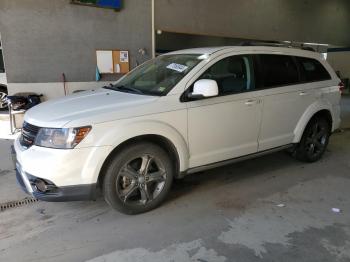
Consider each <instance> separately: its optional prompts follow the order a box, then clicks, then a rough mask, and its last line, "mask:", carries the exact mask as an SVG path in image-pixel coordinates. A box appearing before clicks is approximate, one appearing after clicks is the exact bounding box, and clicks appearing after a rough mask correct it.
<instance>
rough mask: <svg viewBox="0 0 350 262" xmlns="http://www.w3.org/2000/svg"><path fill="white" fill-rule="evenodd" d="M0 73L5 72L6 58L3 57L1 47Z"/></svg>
mask: <svg viewBox="0 0 350 262" xmlns="http://www.w3.org/2000/svg"><path fill="white" fill-rule="evenodd" d="M0 73H5V67H4V60H3V59H2V50H1V49H0Z"/></svg>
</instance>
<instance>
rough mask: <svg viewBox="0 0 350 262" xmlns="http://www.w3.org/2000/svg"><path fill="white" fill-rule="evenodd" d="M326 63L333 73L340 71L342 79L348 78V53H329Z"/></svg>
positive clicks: (349, 69) (349, 54)
mask: <svg viewBox="0 0 350 262" xmlns="http://www.w3.org/2000/svg"><path fill="white" fill-rule="evenodd" d="M327 61H328V63H329V64H330V65H331V66H332V67H333V69H334V70H335V71H340V74H341V77H342V78H350V51H344V52H329V53H328V54H327Z"/></svg>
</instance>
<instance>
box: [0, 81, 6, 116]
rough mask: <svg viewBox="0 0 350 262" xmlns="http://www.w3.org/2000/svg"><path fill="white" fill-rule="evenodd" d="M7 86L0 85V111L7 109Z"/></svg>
mask: <svg viewBox="0 0 350 262" xmlns="http://www.w3.org/2000/svg"><path fill="white" fill-rule="evenodd" d="M7 94H8V93H7V88H6V87H5V86H0V111H4V110H7V109H8V107H7V101H6V97H7Z"/></svg>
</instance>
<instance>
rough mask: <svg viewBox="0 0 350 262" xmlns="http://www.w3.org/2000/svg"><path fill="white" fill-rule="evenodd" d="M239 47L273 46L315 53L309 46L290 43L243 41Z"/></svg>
mask: <svg viewBox="0 0 350 262" xmlns="http://www.w3.org/2000/svg"><path fill="white" fill-rule="evenodd" d="M239 45H240V46H275V47H287V48H299V49H302V50H307V51H312V52H316V50H315V49H314V48H312V47H310V46H303V45H301V46H295V45H292V42H288V43H285V42H278V41H264V42H259V41H244V42H242V43H240V44H239Z"/></svg>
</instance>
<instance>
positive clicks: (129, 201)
mask: <svg viewBox="0 0 350 262" xmlns="http://www.w3.org/2000/svg"><path fill="white" fill-rule="evenodd" d="M173 172H174V171H173V166H172V162H171V160H170V158H169V156H168V154H167V153H166V152H165V151H164V150H163V149H162V148H161V147H159V146H157V145H155V144H152V143H140V144H134V145H131V146H129V147H127V148H125V149H124V150H122V151H121V152H120V153H118V154H117V155H116V156H115V157H114V159H113V160H112V161H111V163H110V165H109V167H108V168H107V170H106V174H105V177H104V181H103V193H104V197H105V200H106V202H107V203H108V204H109V205H110V206H112V207H113V208H114V209H116V210H118V211H120V212H122V213H125V214H137V213H142V212H147V211H149V210H151V209H153V208H156V207H157V206H159V205H160V204H161V203H162V202H163V201H164V199H165V198H166V196H167V194H168V193H169V191H170V188H171V184H172V181H173Z"/></svg>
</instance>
